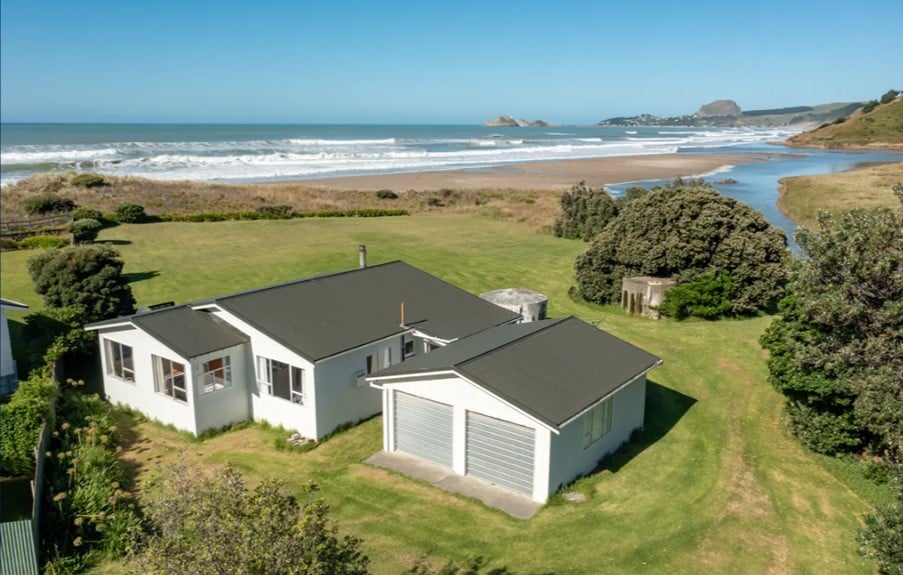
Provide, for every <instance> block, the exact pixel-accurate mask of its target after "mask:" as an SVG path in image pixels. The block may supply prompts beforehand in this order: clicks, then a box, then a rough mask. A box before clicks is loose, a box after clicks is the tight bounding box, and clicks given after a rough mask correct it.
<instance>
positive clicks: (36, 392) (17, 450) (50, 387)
mask: <svg viewBox="0 0 903 575" xmlns="http://www.w3.org/2000/svg"><path fill="white" fill-rule="evenodd" d="M58 391H59V387H58V386H57V383H56V382H55V381H53V380H52V379H49V378H44V377H41V376H37V377H33V378H30V379H27V380H25V381H23V382H20V383H19V388H18V389H17V390H16V391H15V393H13V395H12V398H11V399H10V401H9V403H7V404H3V405H0V458H2V460H3V473H4V474H8V475H32V474H34V466H35V460H34V449H35V447H36V445H37V442H38V435H39V434H40V432H41V426H42V425H44V422H45V421H46V422H47V423H48V425H50V426H51V427H52V426H53V401H54V399H55V398H56V396H57V392H58Z"/></svg>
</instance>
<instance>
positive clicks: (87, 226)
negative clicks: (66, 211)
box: [69, 218, 103, 244]
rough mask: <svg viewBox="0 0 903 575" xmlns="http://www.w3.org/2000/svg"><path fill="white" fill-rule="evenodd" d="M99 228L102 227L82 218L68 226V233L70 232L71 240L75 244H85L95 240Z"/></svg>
mask: <svg viewBox="0 0 903 575" xmlns="http://www.w3.org/2000/svg"><path fill="white" fill-rule="evenodd" d="M101 228H103V226H102V225H101V224H100V222H98V221H97V220H95V219H92V218H83V219H80V220H75V221H74V222H72V224H71V225H70V226H69V231H70V232H72V239H73V241H74V242H75V243H77V244H87V243H91V242H93V241H94V240H96V239H97V234H98V233H100V230H101Z"/></svg>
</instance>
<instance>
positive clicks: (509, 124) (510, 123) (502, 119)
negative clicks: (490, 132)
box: [484, 116, 549, 128]
mask: <svg viewBox="0 0 903 575" xmlns="http://www.w3.org/2000/svg"><path fill="white" fill-rule="evenodd" d="M484 125H485V126H488V127H490V128H547V127H548V126H549V123H548V122H546V121H543V120H533V121H527V120H522V119H520V118H518V119H515V118H513V117H511V116H499V117H498V118H496V119H495V120H489V121H488V122H486V123H485V124H484Z"/></svg>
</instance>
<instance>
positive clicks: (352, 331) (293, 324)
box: [214, 261, 520, 361]
mask: <svg viewBox="0 0 903 575" xmlns="http://www.w3.org/2000/svg"><path fill="white" fill-rule="evenodd" d="M402 302H404V308H405V320H404V323H405V326H406V327H402V326H401V325H400V324H401V304H402ZM214 303H215V304H216V305H218V306H220V307H221V308H222V309H224V310H226V311H228V312H230V313H233V314H235V315H237V316H238V317H240V318H241V319H242V320H244V321H246V322H247V323H249V324H251V325H252V326H254V327H255V328H257V329H259V330H260V331H262V332H263V333H265V334H266V335H267V336H269V337H271V338H273V339H274V340H276V341H278V342H279V343H281V344H283V345H285V346H286V347H288V348H290V349H292V350H294V351H295V352H297V353H298V354H300V355H302V356H303V357H305V358H307V359H309V360H311V361H317V360H320V359H324V358H327V357H330V356H333V355H336V354H338V353H341V352H343V351H348V350H350V349H354V348H356V347H360V346H362V345H365V344H368V343H371V342H374V341H378V340H380V339H383V338H386V337H389V336H392V335H394V334H400V333H402V332H404V331H407V330H408V329H410V328H415V329H417V330H419V331H421V332H424V333H426V334H428V335H431V336H435V337H438V338H441V339H444V340H455V339H458V338H463V337H466V336H469V335H472V334H474V333H477V332H480V331H483V330H485V329H488V328H490V327H494V326H498V325H501V324H505V323H508V322H511V321H515V320H517V319H518V318H519V317H520V316H519V315H518V314H516V313H514V312H512V311H509V310H506V309H504V308H501V307H499V306H496V305H494V304H492V303H489V302H487V301H484V300H481V299H480V298H479V297H477V296H475V295H473V294H471V293H468V292H466V291H464V290H462V289H460V288H457V287H455V286H453V285H451V284H449V283H447V282H444V281H442V280H440V279H439V278H437V277H435V276H432V275H430V274H428V273H426V272H424V271H421V270H419V269H417V268H415V267H413V266H411V265H408V264H406V263H404V262H400V261H395V262H389V263H385V264H380V265H375V266H371V267H367V268H359V269H354V270H350V271H346V272H339V273H335V274H330V275H325V276H318V277H312V278H308V279H303V280H298V281H294V282H289V283H285V284H280V285H275V286H270V287H265V288H260V289H256V290H252V291H248V292H243V293H239V294H235V295H231V296H226V297H220V298H214Z"/></svg>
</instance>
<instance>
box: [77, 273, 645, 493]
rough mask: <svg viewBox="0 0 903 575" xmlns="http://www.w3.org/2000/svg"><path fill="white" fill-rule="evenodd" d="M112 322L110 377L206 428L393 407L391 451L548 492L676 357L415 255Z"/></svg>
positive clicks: (107, 332) (620, 429)
mask: <svg viewBox="0 0 903 575" xmlns="http://www.w3.org/2000/svg"><path fill="white" fill-rule="evenodd" d="M154 307H156V308H158V309H149V310H146V311H143V312H139V313H138V314H135V315H132V316H129V317H122V318H116V319H111V320H107V321H102V322H97V323H94V324H91V325H89V326H87V327H86V329H88V330H93V331H96V332H98V334H99V340H100V347H101V350H102V353H101V364H102V371H103V374H104V390H105V393H106V396H107V398H108V399H109V400H110V401H112V402H115V403H121V404H124V405H128V406H130V407H132V408H134V409H136V410H139V411H141V412H142V413H144V414H146V415H148V416H150V417H152V418H155V419H157V420H159V421H161V422H163V423H168V424H172V425H174V426H175V427H177V428H179V429H183V430H186V431H189V432H191V433H194V434H199V433H201V432H203V431H204V430H206V429H216V428H220V427H223V426H226V425H228V424H230V423H234V422H238V421H242V420H245V419H249V418H252V419H254V420H258V421H267V422H269V423H271V424H273V425H282V426H284V427H286V428H288V429H293V430H297V431H298V432H300V433H301V434H302V435H304V436H305V437H309V438H316V439H319V438H322V437H324V436H325V435H328V434H329V433H331V432H332V431H333V430H335V429H336V427H338V426H340V425H342V424H345V423H355V422H357V421H360V420H361V419H364V418H367V417H369V416H372V415H375V414H377V413H380V412H382V413H383V449H384V450H385V451H387V452H396V451H397V452H403V453H406V454H409V455H413V456H416V457H420V458H422V459H424V460H427V461H429V462H431V463H433V464H435V465H440V466H443V467H445V468H447V469H450V470H452V471H453V472H454V473H458V474H460V475H468V476H472V477H476V478H479V479H482V480H485V481H489V482H491V483H495V484H497V485H499V486H502V487H504V488H507V489H510V490H513V491H516V492H518V493H521V494H524V495H527V496H529V497H531V498H532V499H534V500H535V501H539V502H545V501H546V499H547V498H548V496H549V495H550V494H552V493H554V492H555V491H556V490H557V489H558V487H559V486H561V485H563V484H566V483H569V482H570V481H572V480H573V479H574V478H576V477H578V476H580V475H583V474H585V473H588V472H590V471H591V470H592V469H593V468H594V467H595V466H596V465H597V464H598V462H599V460H600V459H602V457H603V456H604V455H605V454H607V453H610V452H611V451H613V450H615V449H616V448H617V447H618V446H620V445H621V444H622V443H624V442H625V441H627V439H628V438H629V437H630V434H631V432H632V431H633V430H635V429H637V428H640V427H642V425H643V418H644V409H645V396H646V391H645V388H646V377H645V376H646V373H647V372H648V371H649V370H650V369H652V368H653V367H655V366H656V365H658V364H659V363H660V362H661V361H660V360H659V359H658V358H656V357H655V356H653V355H650V354H648V353H646V352H645V351H643V350H641V349H639V348H637V347H634V346H633V345H630V344H629V343H627V342H624V341H622V340H620V339H618V338H615V337H614V336H611V335H609V334H607V333H605V332H603V331H601V330H599V329H597V328H595V327H593V326H591V325H589V324H586V323H584V322H582V321H580V320H578V319H575V318H565V319H559V320H541V321H536V322H529V323H527V322H525V323H519V321H520V320H521V315H520V314H518V313H516V312H514V311H511V310H508V309H504V308H502V307H500V306H497V305H494V304H492V303H490V302H488V301H485V300H483V299H480V298H478V297H476V296H474V295H472V294H469V293H467V292H465V291H463V290H460V289H458V288H456V287H454V286H452V285H450V284H448V283H446V282H444V281H442V280H440V279H438V278H436V277H434V276H431V275H429V274H427V273H425V272H423V271H421V270H418V269H417V268H414V267H412V266H410V265H407V264H405V263H403V262H390V263H387V264H382V265H377V266H372V267H366V266H362V267H361V268H358V269H354V270H350V271H345V272H339V273H334V274H329V275H323V276H317V277H312V278H307V279H302V280H297V281H291V282H287V283H283V284H278V285H273V286H268V287H263V288H260V289H254V290H250V291H246V292H241V293H237V294H232V295H228V296H223V297H217V298H213V299H210V300H205V301H199V302H194V303H191V304H187V305H181V306H173V305H165V304H164V305H162V306H154Z"/></svg>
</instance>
